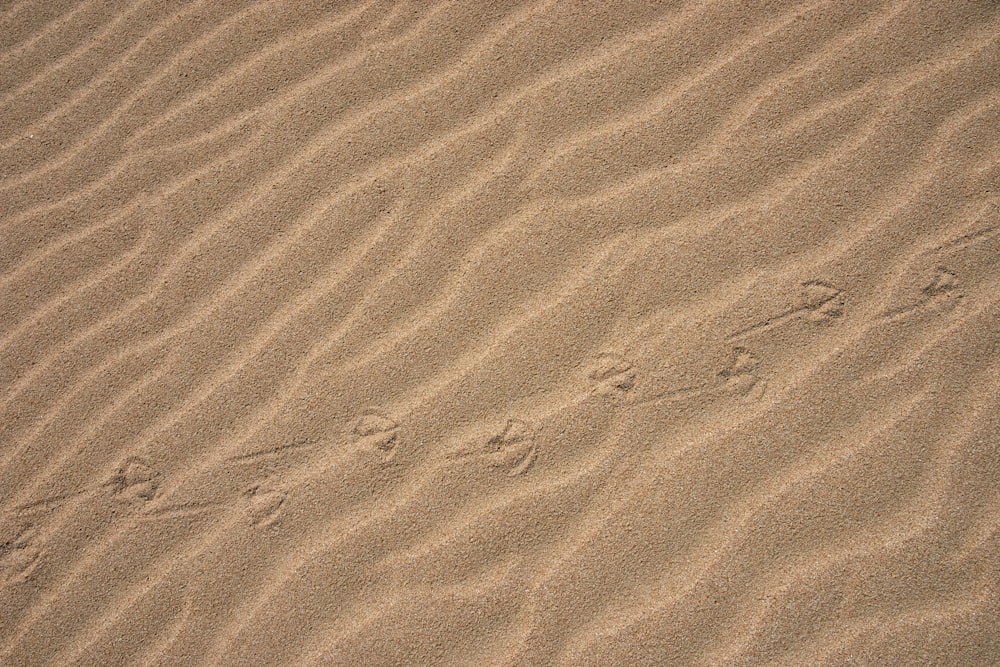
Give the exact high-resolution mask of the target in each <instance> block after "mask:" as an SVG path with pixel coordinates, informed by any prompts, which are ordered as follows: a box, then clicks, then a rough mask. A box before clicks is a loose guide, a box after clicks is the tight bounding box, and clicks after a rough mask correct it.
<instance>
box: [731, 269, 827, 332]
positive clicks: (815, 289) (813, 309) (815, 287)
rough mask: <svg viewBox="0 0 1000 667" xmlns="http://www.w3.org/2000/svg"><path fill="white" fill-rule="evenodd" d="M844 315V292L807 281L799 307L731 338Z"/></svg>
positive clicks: (803, 285) (742, 330) (814, 281)
mask: <svg viewBox="0 0 1000 667" xmlns="http://www.w3.org/2000/svg"><path fill="white" fill-rule="evenodd" d="M843 314H844V292H843V290H840V289H838V288H836V287H834V286H833V285H830V284H829V283H825V282H822V281H820V280H807V281H806V282H804V283H802V294H801V297H800V302H799V305H798V306H796V307H795V308H791V309H789V310H786V311H785V312H783V313H781V314H779V315H775V316H774V317H770V318H768V319H766V320H764V321H763V322H758V323H757V324H754V325H753V326H750V327H747V328H745V329H740V330H739V331H737V332H736V333H734V334H732V335H731V336H730V337H729V340H737V339H740V338H744V337H745V336H749V335H750V334H753V333H759V332H763V331H768V330H770V329H773V328H775V327H777V326H780V325H782V324H784V323H786V322H788V321H790V320H793V319H797V318H800V317H805V318H806V319H808V320H810V321H812V322H823V321H828V320H831V319H833V318H837V317H840V316H841V315H843Z"/></svg>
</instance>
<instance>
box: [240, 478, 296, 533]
mask: <svg viewBox="0 0 1000 667" xmlns="http://www.w3.org/2000/svg"><path fill="white" fill-rule="evenodd" d="M245 495H246V497H247V501H248V504H249V510H248V514H249V516H250V521H251V522H252V523H253V525H255V526H259V527H266V526H271V525H273V524H274V523H275V522H276V521H277V520H278V518H279V517H280V515H281V508H282V507H283V506H284V504H285V501H286V500H287V499H288V493H287V492H286V491H282V490H280V489H279V490H274V491H264V490H263V489H261V488H260V487H259V486H254V487H251V488H249V489H247V491H246V494H245Z"/></svg>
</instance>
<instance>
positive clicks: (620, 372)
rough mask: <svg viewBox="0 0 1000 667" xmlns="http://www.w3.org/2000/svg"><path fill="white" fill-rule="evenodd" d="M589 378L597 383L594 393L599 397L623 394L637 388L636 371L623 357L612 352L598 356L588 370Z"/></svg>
mask: <svg viewBox="0 0 1000 667" xmlns="http://www.w3.org/2000/svg"><path fill="white" fill-rule="evenodd" d="M587 377H588V378H589V379H590V380H591V381H593V382H594V383H595V386H594V388H593V393H595V394H597V395H599V396H612V395H615V394H623V393H625V392H627V391H629V390H631V389H632V388H633V387H634V386H635V371H634V370H633V368H632V364H631V363H630V362H629V361H627V360H626V359H624V358H623V357H621V356H619V355H617V354H613V353H610V352H604V353H601V354H599V355H598V356H597V358H596V359H594V361H593V362H592V363H591V364H590V366H589V368H588V369H587Z"/></svg>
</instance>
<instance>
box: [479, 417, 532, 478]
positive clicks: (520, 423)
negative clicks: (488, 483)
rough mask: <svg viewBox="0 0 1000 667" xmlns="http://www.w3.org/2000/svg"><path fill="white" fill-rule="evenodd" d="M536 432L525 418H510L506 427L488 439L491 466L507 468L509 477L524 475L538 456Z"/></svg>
mask: <svg viewBox="0 0 1000 667" xmlns="http://www.w3.org/2000/svg"><path fill="white" fill-rule="evenodd" d="M534 441H535V433H534V429H533V428H532V426H531V424H529V423H528V422H526V421H524V420H523V419H508V420H507V423H506V424H504V428H503V430H502V431H500V433H497V434H496V435H494V436H493V437H491V438H490V439H489V440H487V441H486V447H487V459H488V461H489V463H490V465H491V466H494V467H497V468H505V469H506V470H507V475H508V476H509V477H515V476H517V475H523V474H525V473H526V472H528V470H529V469H530V468H531V466H532V464H533V463H534V462H535V459H536V458H537V457H538V449H537V448H536V447H535V442H534Z"/></svg>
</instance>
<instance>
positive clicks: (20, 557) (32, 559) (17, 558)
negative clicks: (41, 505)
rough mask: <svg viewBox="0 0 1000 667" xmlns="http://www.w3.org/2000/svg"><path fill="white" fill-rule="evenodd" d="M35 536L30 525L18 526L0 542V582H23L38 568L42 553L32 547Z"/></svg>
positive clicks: (33, 528) (34, 531)
mask: <svg viewBox="0 0 1000 667" xmlns="http://www.w3.org/2000/svg"><path fill="white" fill-rule="evenodd" d="M35 536H36V530H35V527H34V526H33V525H31V524H26V525H22V526H19V527H18V528H17V529H15V530H13V531H12V533H10V534H8V535H6V536H4V537H3V538H0V539H2V540H3V541H2V542H0V582H2V583H4V584H9V583H15V582H17V581H24V580H25V579H27V578H28V577H29V576H31V573H32V572H33V571H34V569H35V568H36V567H37V566H38V563H39V562H40V559H41V554H42V552H41V551H40V550H39V549H38V548H36V547H35V546H33V544H32V542H33V541H34V539H35Z"/></svg>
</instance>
